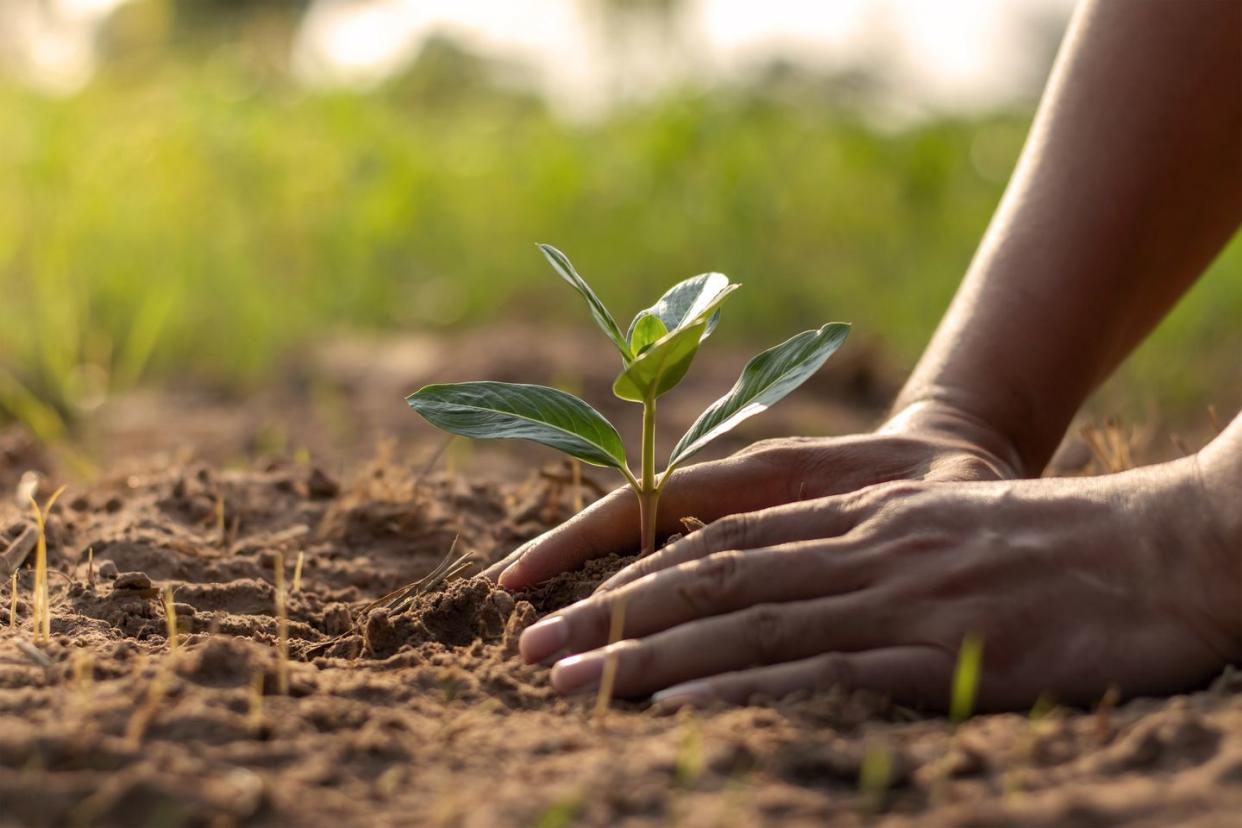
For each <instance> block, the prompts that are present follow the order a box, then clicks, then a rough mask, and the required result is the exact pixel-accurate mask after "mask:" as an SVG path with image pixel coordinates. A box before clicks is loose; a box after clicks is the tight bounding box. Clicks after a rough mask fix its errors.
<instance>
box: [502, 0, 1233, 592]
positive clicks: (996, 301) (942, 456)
mask: <svg viewBox="0 0 1242 828" xmlns="http://www.w3.org/2000/svg"><path fill="white" fill-rule="evenodd" d="M1239 33H1242V4H1238V3H1229V2H1217V0H1185V2H1177V3H1174V2H1158V0H1145V2H1138V0H1090V1H1089V2H1086V3H1084V4H1083V5H1082V6H1081V7H1080V8H1079V10H1078V14H1077V15H1076V16H1075V19H1074V21H1073V23H1072V25H1071V27H1070V31H1069V34H1068V35H1067V37H1066V41H1065V45H1064V48H1063V49H1062V52H1061V54H1060V56H1059V58H1058V61H1057V65H1056V67H1055V68H1054V70H1053V76H1052V79H1051V81H1050V83H1049V87H1048V91H1047V94H1046V95H1045V96H1044V100H1043V102H1042V104H1041V106H1040V110H1039V113H1038V115H1037V117H1036V120H1035V124H1034V126H1033V128H1032V131H1031V136H1030V138H1029V140H1028V142H1027V146H1026V148H1025V150H1024V152H1023V155H1022V159H1021V161H1020V162H1019V165H1018V168H1017V170H1016V171H1015V173H1014V176H1013V180H1012V182H1011V184H1010V187H1009V189H1008V191H1007V192H1006V194H1005V197H1004V199H1003V200H1002V202H1001V205H1000V207H999V209H998V210H997V212H996V216H995V218H994V219H993V222H992V224H991V226H990V227H989V229H988V231H987V234H986V235H985V237H984V240H983V242H982V244H981V245H980V248H979V253H978V254H977V256H976V257H975V261H974V262H973V263H972V265H971V268H970V271H969V272H968V274H967V276H966V279H965V281H964V282H963V284H962V287H961V288H960V290H959V291H958V295H957V297H956V298H955V299H954V301H953V304H952V306H951V307H950V309H949V311H948V313H947V314H946V316H945V318H944V321H943V322H942V323H941V325H940V328H939V330H937V332H936V334H935V336H934V337H933V339H932V342H931V344H930V345H929V346H928V348H927V350H926V352H925V354H924V356H923V359H922V360H921V361H920V362H919V365H918V367H917V368H916V369H915V371H914V373H913V374H912V376H911V377H910V380H909V381H908V383H907V384H906V387H905V389H904V390H903V391H902V392H901V394H900V395H899V396H898V398H897V402H896V406H895V412H896V413H895V414H894V415H893V417H892V418H891V419H890V420H889V421H888V422H887V423H886V424H885V425H883V426H882V427H881V428H880V429H879V430H878V431H877V432H876V433H875V434H864V435H855V436H852V437H846V438H840V439H818V440H786V441H776V442H769V443H767V444H763V445H758V446H755V447H754V448H752V449H750V450H748V451H746V452H743V453H742V454H740V455H738V456H735V457H732V458H729V459H727V460H724V461H720V462H717V463H702V464H699V465H696V466H690V467H688V468H685V469H682V470H680V471H678V472H677V473H676V474H675V475H673V477H672V478H671V479H670V482H669V487H668V490H667V492H666V493H665V495H664V498H663V501H662V504H661V508H660V522H661V531H662V533H664V534H668V533H669V532H674V531H678V530H679V525H678V519H679V518H680V517H681V516H683V515H693V516H695V517H698V518H701V519H702V520H704V521H707V522H711V521H715V520H717V519H719V518H721V517H725V516H728V515H738V519H737V520H736V521H734V523H735V524H739V525H740V524H746V523H752V524H753V523H755V522H756V519H757V518H756V515H760V516H761V512H760V510H763V509H766V508H769V507H773V506H777V505H780V504H783V503H788V502H790V501H797V500H806V499H812V498H816V497H824V496H828V495H833V494H842V493H846V492H850V491H854V490H857V489H861V488H864V487H867V486H871V485H874V484H877V483H882V482H886V481H892V480H920V481H934V482H960V481H970V480H986V479H995V478H1005V477H1015V476H1021V475H1027V476H1030V475H1037V474H1038V473H1039V471H1040V470H1041V469H1042V468H1043V466H1044V464H1045V463H1046V462H1047V460H1048V457H1049V456H1050V455H1051V453H1052V451H1053V450H1054V449H1055V447H1056V445H1057V443H1058V441H1059V440H1060V438H1061V435H1062V434H1063V432H1064V430H1065V427H1066V426H1067V424H1068V423H1069V421H1070V419H1071V418H1072V417H1073V415H1074V412H1075V411H1076V410H1077V409H1078V407H1079V406H1080V405H1081V404H1082V401H1083V400H1084V399H1085V398H1086V396H1087V395H1088V394H1089V393H1090V392H1091V390H1092V389H1093V388H1094V387H1095V386H1096V385H1097V384H1098V383H1099V382H1100V381H1101V380H1102V379H1103V378H1104V377H1105V376H1107V375H1108V373H1109V372H1110V371H1112V369H1113V368H1114V367H1115V366H1116V365H1117V363H1118V362H1120V361H1121V360H1122V359H1123V358H1124V357H1125V355H1126V354H1128V353H1129V351H1130V350H1131V349H1132V348H1133V347H1134V345H1135V344H1136V343H1137V342H1138V341H1139V340H1140V339H1141V338H1142V337H1143V335H1144V334H1145V333H1146V332H1147V331H1148V330H1149V329H1150V328H1151V327H1152V326H1153V325H1154V324H1155V323H1156V322H1157V321H1158V320H1159V319H1160V317H1161V316H1162V315H1163V314H1164V313H1165V312H1166V311H1167V309H1168V308H1169V307H1170V306H1171V305H1172V304H1173V302H1174V301H1175V300H1176V299H1177V297H1178V296H1180V295H1181V294H1182V293H1183V292H1184V291H1185V290H1186V288H1187V287H1188V286H1189V285H1190V283H1191V282H1192V281H1193V280H1194V278H1195V277H1196V276H1197V275H1198V274H1199V273H1200V272H1201V271H1202V269H1203V268H1204V267H1205V266H1206V265H1207V263H1208V262H1209V261H1210V260H1211V258H1212V257H1213V256H1214V255H1215V254H1216V253H1217V251H1218V250H1219V249H1220V248H1221V247H1222V246H1223V245H1224V244H1225V242H1226V241H1227V240H1228V238H1229V235H1230V233H1231V232H1232V231H1233V229H1234V227H1235V226H1236V225H1237V222H1238V220H1239V217H1242V152H1240V151H1239V149H1238V148H1239V146H1242V96H1240V95H1238V94H1236V91H1235V89H1234V87H1235V86H1236V81H1237V78H1238V76H1239V72H1240V70H1242V51H1239V50H1238V49H1237V43H1238V37H1239ZM740 513H750V514H747V515H745V516H744V517H743V516H742V515H741V514H740ZM636 525H637V515H636V510H635V508H634V505H633V498H632V497H631V496H629V495H628V493H627V492H625V491H621V492H617V493H614V494H613V495H610V496H609V497H606V498H604V499H602V500H600V501H598V502H597V503H595V504H593V505H592V506H591V507H590V508H589V509H587V510H586V511H584V512H582V513H581V514H579V515H578V516H576V517H575V518H573V519H572V520H570V521H568V522H567V523H565V524H564V525H562V526H560V527H558V528H557V529H555V530H553V531H551V532H549V533H547V534H545V535H543V536H541V537H540V538H537V539H535V540H534V541H532V542H531V543H529V544H528V545H526V546H525V547H523V548H521V549H519V550H517V551H516V552H514V553H513V554H512V555H510V556H509V557H508V558H506V559H505V560H504V561H501V562H500V563H498V564H496V565H494V566H493V567H492V568H491V569H489V570H488V573H487V574H489V575H491V576H492V577H497V576H499V577H500V582H501V584H502V585H503V586H505V587H508V588H511V589H522V588H525V587H528V586H530V585H531V584H534V583H536V582H538V581H541V580H543V579H545V578H548V577H550V576H552V575H554V574H556V573H557V572H560V571H563V570H566V569H572V568H574V567H576V566H578V565H579V564H581V563H582V562H583V561H584V560H587V559H589V558H592V557H596V556H599V555H606V554H608V553H610V552H629V551H631V550H633V549H634V548H635V546H636V545H637V532H636V529H635V526H636ZM729 531H731V530H729ZM825 531H826V530H825ZM724 537H726V538H727V537H730V536H729V535H725V536H724ZM751 540H758V539H757V538H752V539H751ZM684 550H685V547H683V552H682V553H681V554H687V553H686V552H685V551H684ZM704 551H705V550H704ZM676 561H677V559H676V558H670V557H667V556H665V557H663V558H661V556H653V557H652V558H648V559H646V560H644V561H643V562H641V564H642V566H641V567H640V569H639V571H640V572H650V571H654V570H655V569H658V568H660V567H662V566H667V565H669V564H670V563H674V562H676ZM502 571H503V575H502V574H501V573H502Z"/></svg>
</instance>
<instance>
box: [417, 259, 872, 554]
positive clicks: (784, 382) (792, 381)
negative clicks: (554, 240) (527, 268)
mask: <svg viewBox="0 0 1242 828" xmlns="http://www.w3.org/2000/svg"><path fill="white" fill-rule="evenodd" d="M539 249H540V250H542V251H543V255H544V256H545V257H547V260H548V262H549V263H550V264H551V265H552V268H553V269H554V270H555V271H556V272H557V273H558V274H559V275H560V277H561V278H562V279H564V280H565V281H566V282H568V283H569V284H570V285H571V286H572V287H573V288H574V289H575V290H576V291H577V292H578V293H579V294H580V295H581V296H582V298H583V299H584V300H585V301H586V304H587V308H588V309H589V310H590V312H591V316H592V317H593V318H594V319H595V324H596V325H598V326H599V327H600V329H601V330H603V332H604V334H605V335H606V336H607V337H608V339H609V341H611V342H612V344H613V346H614V347H615V348H616V349H617V352H618V353H619V354H620V355H621V373H620V374H619V375H618V376H617V379H616V382H614V383H613V386H612V391H613V393H614V394H616V395H617V396H618V397H619V398H621V399H623V400H627V401H629V402H634V403H638V404H640V405H641V406H642V409H643V420H642V446H641V450H640V455H639V456H640V463H639V471H638V474H635V473H634V472H633V471H631V469H630V465H629V463H628V462H627V460H626V454H625V447H624V446H623V445H622V443H621V437H620V435H619V434H617V430H616V429H615V428H614V427H613V426H612V424H611V423H609V422H608V421H607V420H606V419H604V417H603V415H601V414H600V413H599V412H598V411H596V410H595V409H594V408H592V407H591V406H589V405H588V404H587V403H585V402H583V401H582V400H580V399H578V398H577V397H575V396H573V395H572V394H567V393H565V392H564V391H558V390H557V389H555V388H546V387H544V386H540V385H525V384H514V383H504V382H463V383H457V384H453V385H428V386H427V387H425V388H423V389H421V390H419V391H417V392H416V393H414V394H411V395H410V396H409V397H408V398H407V400H406V401H407V402H408V403H409V404H410V407H411V408H413V409H414V410H415V411H417V412H418V413H419V414H422V415H423V417H425V418H426V419H427V420H428V422H430V423H431V424H432V425H434V426H436V427H438V428H441V429H443V430H444V431H447V432H449V433H451V434H456V435H459V436H462V437H473V438H488V439H495V438H505V439H526V440H533V441H535V442H537V443H542V444H544V445H546V446H551V447H552V448H555V449H559V450H561V451H563V452H565V453H567V454H569V455H572V456H573V457H576V458H577V459H579V460H581V461H582V462H584V463H590V464H591V465H593V466H602V467H605V468H612V469H616V470H617V471H618V472H620V474H621V476H622V477H624V478H625V481H626V483H628V484H629V486H630V488H631V489H633V491H634V494H635V495H636V496H637V498H638V509H639V521H640V529H641V532H640V534H641V538H642V554H644V555H648V554H650V553H651V552H653V551H654V550H655V540H656V537H655V535H656V525H657V521H656V518H657V508H658V504H659V500H660V493H661V491H662V490H663V488H664V484H665V483H667V482H668V479H669V477H670V476H671V475H672V473H673V471H674V470H675V469H676V468H677V467H678V466H680V465H681V464H682V463H684V462H686V461H687V460H688V459H690V457H691V456H693V455H694V454H696V453H697V452H698V451H699V450H701V449H702V448H703V447H704V446H706V445H707V444H708V443H710V442H711V441H712V440H714V439H716V438H717V437H719V436H720V435H722V434H725V433H726V432H728V431H730V430H731V429H732V428H733V427H734V426H736V425H737V424H738V423H740V422H742V421H743V420H745V419H747V418H749V417H753V416H754V415H755V414H758V413H759V412H761V411H763V410H765V409H767V408H768V407H769V406H771V405H772V404H773V403H775V402H776V401H777V400H780V399H781V398H783V397H784V396H785V395H787V394H789V393H790V392H791V391H793V390H794V389H795V388H797V387H798V386H799V385H801V384H802V383H803V382H805V381H806V380H807V378H808V377H810V376H811V375H812V374H814V373H815V371H817V370H818V369H819V367H820V366H821V365H823V363H824V361H825V360H826V359H828V357H829V356H831V355H832V354H833V352H835V351H836V350H837V348H839V347H841V344H842V343H843V342H844V341H845V338H846V336H847V335H848V334H849V329H850V328H849V325H848V324H845V323H840V322H834V323H831V324H828V325H824V326H823V327H822V328H819V329H818V330H813V331H804V332H802V333H800V334H798V335H797V336H794V337H793V338H791V339H789V340H786V341H785V342H782V343H781V344H780V345H777V346H776V347H775V348H771V349H770V350H767V351H764V352H763V353H761V354H759V355H758V356H756V357H755V358H754V359H752V360H751V361H750V362H748V363H747V364H746V367H745V368H744V369H742V375H741V376H740V377H739V378H738V381H737V383H736V384H735V385H734V386H733V388H732V389H730V391H729V393H727V394H725V395H724V396H723V397H721V398H720V399H718V400H716V402H714V403H712V405H711V406H710V407H709V408H708V409H707V410H706V411H704V412H703V414H702V415H700V416H699V418H698V420H696V421H695V423H694V425H692V426H690V430H689V431H687V432H686V433H685V435H684V436H682V438H681V439H680V440H679V441H678V442H677V445H676V446H674V447H673V451H672V453H671V455H670V456H669V459H668V462H667V464H666V465H665V468H664V470H663V472H659V471H658V470H657V468H656V445H655V423H656V420H655V417H656V401H657V400H658V399H659V398H660V397H662V396H663V395H664V394H666V393H668V392H669V391H670V390H672V389H673V388H674V387H675V386H676V385H677V384H678V383H679V382H681V380H682V378H683V377H685V375H686V372H687V371H688V370H689V369H690V363H691V362H692V361H693V360H694V356H695V354H696V353H698V350H699V346H700V345H701V344H702V343H703V341H704V340H705V339H707V337H709V336H711V334H712V331H713V330H715V328H716V323H717V322H718V321H719V319H720V306H721V305H722V304H723V303H724V301H725V300H726V299H727V298H728V297H729V296H730V295H731V294H732V293H733V292H734V291H735V290H737V289H738V287H740V285H737V284H734V283H732V282H730V281H729V279H728V278H727V277H726V276H724V275H723V274H720V273H704V274H701V275H699V276H693V277H691V278H689V279H686V280H685V281H683V282H680V283H678V284H676V285H674V286H673V287H672V288H670V289H669V290H668V292H666V293H665V294H664V295H663V296H661V297H660V299H659V301H657V302H656V303H655V304H654V305H652V306H651V307H649V308H647V309H645V310H643V311H640V312H639V313H638V315H637V316H635V317H634V320H633V321H632V322H631V323H630V326H629V328H628V330H627V331H626V332H625V333H624V334H622V333H621V328H620V327H619V326H618V325H617V323H616V320H615V319H613V316H612V314H611V313H609V312H608V309H607V308H606V307H604V303H603V302H601V301H600V299H599V297H598V296H596V295H595V291H593V290H591V288H590V286H589V285H587V283H586V282H585V281H584V280H583V278H582V277H581V276H579V275H578V273H577V271H575V270H574V267H573V265H572V264H570V263H569V259H567V258H565V255H564V254H563V253H561V252H560V251H559V250H557V249H556V248H554V247H551V246H550V245H546V244H541V245H539Z"/></svg>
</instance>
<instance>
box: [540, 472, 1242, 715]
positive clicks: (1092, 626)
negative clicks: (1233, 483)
mask: <svg viewBox="0 0 1242 828" xmlns="http://www.w3.org/2000/svg"><path fill="white" fill-rule="evenodd" d="M1221 488H1222V487H1220V486H1205V485H1204V483H1203V477H1202V475H1201V474H1200V472H1199V467H1198V465H1197V458H1194V457H1191V458H1187V459H1185V460H1182V461H1178V462H1176V463H1171V464H1166V465H1163V466H1154V467H1149V468H1145V469H1140V470H1135V471H1131V472H1126V473H1122V474H1117V475H1111V476H1107V477H1097V478H1074V479H1046V480H1020V481H998V482H983V483H965V484H960V485H930V484H927V483H923V482H897V483H887V484H882V485H877V486H873V487H870V488H867V489H864V490H862V491H857V492H852V493H849V494H845V495H838V496H831V497H825V498H816V499H814V500H810V501H807V502H800V503H791V504H788V505H785V506H779V507H775V508H769V509H765V510H762V511H759V512H755V513H750V514H744V515H737V516H734V517H731V518H726V519H724V520H721V521H718V522H717V523H715V524H713V525H711V526H708V527H707V528H705V529H703V530H700V531H698V532H695V533H692V534H691V535H689V536H687V537H686V538H684V539H683V540H680V541H678V542H676V543H674V544H671V545H670V546H668V547H666V548H665V549H664V550H662V551H660V552H657V553H656V554H655V555H653V556H651V557H649V558H647V559H644V560H641V561H638V562H636V563H635V564H632V565H631V566H630V567H629V568H628V569H626V570H623V571H622V572H621V573H619V574H618V575H617V576H616V577H614V578H613V579H611V580H610V581H608V582H606V583H605V584H604V585H603V586H602V587H601V591H599V592H597V594H596V595H594V596H592V597H591V598H589V599H587V600H585V601H582V602H580V603H578V604H575V605H574V606H572V607H569V608H567V609H565V610H562V611H560V612H558V613H555V614H554V615H553V616H551V617H550V618H547V619H544V620H543V621H541V622H540V623H539V624H537V625H535V626H532V627H531V628H529V629H528V630H527V631H526V632H525V634H524V635H523V637H522V641H521V649H522V654H523V656H524V657H525V658H526V660H527V661H530V662H536V661H544V660H547V659H548V658H549V657H552V656H561V660H560V661H558V662H557V663H556V665H555V667H554V668H553V670H552V683H553V685H554V686H555V687H556V688H557V689H558V690H560V691H561V692H565V693H569V692H575V691H579V690H585V689H589V688H591V687H593V686H594V685H596V684H597V681H598V678H599V675H600V673H601V670H602V667H603V664H604V661H605V658H606V656H607V655H608V654H609V653H613V654H615V655H616V656H617V659H618V667H617V673H616V685H615V692H616V693H617V694H618V695H620V696H631V697H632V696H644V695H648V694H652V693H655V694H656V695H655V699H656V700H657V701H660V702H666V703H670V704H682V703H697V702H702V701H706V700H710V699H723V700H728V701H733V702H745V701H746V700H748V699H749V698H750V697H751V696H752V695H753V694H756V693H761V694H765V695H768V696H773V697H779V696H782V695H785V694H787V693H789V692H791V691H794V690H798V689H813V688H818V687H823V686H829V685H844V686H845V687H847V688H868V689H871V690H875V691H879V692H884V693H887V694H889V695H890V696H891V697H892V698H894V700H896V701H898V702H900V703H905V704H913V705H920V706H926V707H931V708H941V709H943V708H944V707H945V706H946V704H947V699H948V694H949V688H950V684H951V680H952V672H953V669H954V664H955V661H956V654H957V651H958V649H959V646H960V643H961V641H962V639H963V637H964V636H965V635H967V634H969V633H976V634H979V635H981V636H983V638H984V641H985V650H984V669H983V673H982V681H981V684H980V686H979V688H978V696H977V702H978V705H979V706H980V708H985V709H1010V708H1018V707H1023V706H1026V705H1029V704H1030V703H1031V702H1032V701H1033V700H1034V699H1036V698H1037V697H1038V696H1039V695H1040V694H1041V693H1051V694H1053V695H1054V697H1055V698H1056V699H1057V700H1058V701H1062V702H1067V703H1090V702H1092V701H1094V700H1096V699H1098V698H1099V697H1100V696H1101V695H1102V694H1103V693H1104V692H1105V691H1106V690H1107V689H1108V688H1109V687H1110V686H1112V685H1114V684H1115V685H1117V686H1118V687H1119V689H1120V690H1121V691H1122V693H1123V694H1125V695H1127V696H1129V695H1134V694H1143V693H1167V692H1172V691H1177V690H1182V689H1185V688H1187V687H1191V686H1194V685H1196V684H1198V683H1201V682H1203V681H1205V680H1207V679H1208V678H1210V677H1211V676H1212V675H1214V673H1215V672H1216V671H1218V670H1220V669H1221V667H1222V666H1223V665H1224V664H1226V663H1228V662H1229V660H1230V659H1231V658H1236V657H1238V655H1239V654H1242V617H1240V613H1239V610H1238V595H1240V594H1242V555H1240V554H1239V551H1238V549H1239V548H1240V546H1242V544H1239V541H1240V540H1242V539H1240V538H1237V537H1233V535H1231V534H1230V532H1233V533H1235V534H1236V530H1234V529H1230V530H1229V531H1224V530H1222V528H1221V527H1222V525H1223V522H1222V514H1221V510H1220V509H1219V508H1217V505H1216V504H1219V503H1220V500H1219V498H1220V497H1221V495H1220V491H1221ZM1230 503H1232V500H1230ZM616 602H623V603H624V605H625V608H624V618H625V624H624V634H623V637H624V639H626V640H623V641H620V642H618V643H617V644H614V645H612V646H611V647H607V648H605V647H604V645H605V644H606V637H607V633H608V626H609V619H610V616H611V613H612V608H613V605H614V604H615V603H616ZM569 654H579V655H570V656H569V657H563V656H566V655H569Z"/></svg>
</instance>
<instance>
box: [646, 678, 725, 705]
mask: <svg viewBox="0 0 1242 828" xmlns="http://www.w3.org/2000/svg"><path fill="white" fill-rule="evenodd" d="M711 697H712V692H711V687H710V686H709V685H708V684H707V683H706V682H703V681H688V682H686V683H685V684H677V685H674V686H672V687H668V688H665V689H664V690H661V691H660V692H659V693H656V694H654V695H652V697H651V703H652V704H658V705H660V706H662V707H682V706H684V705H687V704H702V703H703V702H705V701H707V700H708V699H710V698H711Z"/></svg>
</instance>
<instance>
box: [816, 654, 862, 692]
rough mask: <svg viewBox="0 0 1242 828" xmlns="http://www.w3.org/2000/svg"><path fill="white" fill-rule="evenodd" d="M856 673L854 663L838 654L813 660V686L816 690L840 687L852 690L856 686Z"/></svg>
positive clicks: (826, 655)
mask: <svg viewBox="0 0 1242 828" xmlns="http://www.w3.org/2000/svg"><path fill="white" fill-rule="evenodd" d="M857 673H858V671H857V670H856V669H855V668H854V662H853V661H851V660H850V659H849V658H848V657H847V656H844V655H842V654H840V653H827V654H825V655H822V656H818V657H816V659H815V671H814V679H813V681H814V685H815V689H816V690H831V689H833V688H834V687H840V688H843V689H845V690H847V691H848V690H853V689H854V688H856V687H857V686H858V675H857Z"/></svg>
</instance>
